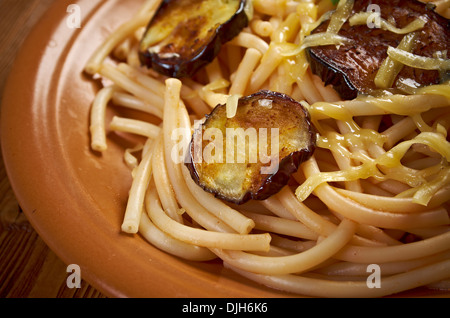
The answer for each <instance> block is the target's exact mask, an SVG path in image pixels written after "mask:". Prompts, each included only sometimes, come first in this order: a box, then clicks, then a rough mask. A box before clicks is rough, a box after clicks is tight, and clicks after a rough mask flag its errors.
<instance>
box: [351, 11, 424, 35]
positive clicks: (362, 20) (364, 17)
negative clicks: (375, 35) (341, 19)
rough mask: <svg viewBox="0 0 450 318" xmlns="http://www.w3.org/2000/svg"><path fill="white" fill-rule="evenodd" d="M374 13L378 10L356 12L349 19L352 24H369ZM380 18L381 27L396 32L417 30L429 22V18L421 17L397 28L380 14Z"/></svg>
mask: <svg viewBox="0 0 450 318" xmlns="http://www.w3.org/2000/svg"><path fill="white" fill-rule="evenodd" d="M374 14H377V13H376V12H375V13H374V12H359V13H355V14H354V15H353V16H352V17H350V18H349V19H348V22H349V23H350V26H354V25H361V24H367V21H369V19H371V18H372V16H373V15H374ZM378 15H379V13H378ZM378 19H379V21H380V25H379V27H380V28H381V29H383V30H387V31H390V32H393V33H396V34H408V33H411V32H414V31H417V30H420V29H422V28H423V27H424V25H425V24H426V23H427V20H426V18H425V17H420V18H417V19H415V20H414V21H412V22H411V23H409V24H408V25H407V26H405V27H403V28H397V27H395V26H394V25H393V24H392V23H390V22H389V21H387V20H385V19H383V18H381V17H379V16H378Z"/></svg>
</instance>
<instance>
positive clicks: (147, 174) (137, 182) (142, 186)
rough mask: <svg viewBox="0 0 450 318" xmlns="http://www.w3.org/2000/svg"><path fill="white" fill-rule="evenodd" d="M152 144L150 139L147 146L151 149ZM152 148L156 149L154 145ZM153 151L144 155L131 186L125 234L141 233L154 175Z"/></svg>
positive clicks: (124, 221)
mask: <svg viewBox="0 0 450 318" xmlns="http://www.w3.org/2000/svg"><path fill="white" fill-rule="evenodd" d="M152 143H153V140H151V139H148V140H147V142H146V145H145V146H147V147H149V145H150V144H152ZM153 144H154V143H153ZM145 146H144V147H145ZM152 148H154V145H153V146H152ZM153 151H154V150H153V149H151V150H150V151H147V152H146V153H144V156H143V158H142V161H141V162H140V163H139V166H138V167H137V170H136V174H135V176H134V179H133V182H132V184H131V189H130V193H129V197H128V201H127V207H126V209H125V216H124V218H123V222H122V226H121V229H122V231H123V232H125V233H130V234H135V233H137V232H138V231H139V222H140V221H141V215H142V210H143V208H144V198H145V192H146V190H147V187H148V184H149V182H150V179H151V175H152V169H151V162H152V155H153Z"/></svg>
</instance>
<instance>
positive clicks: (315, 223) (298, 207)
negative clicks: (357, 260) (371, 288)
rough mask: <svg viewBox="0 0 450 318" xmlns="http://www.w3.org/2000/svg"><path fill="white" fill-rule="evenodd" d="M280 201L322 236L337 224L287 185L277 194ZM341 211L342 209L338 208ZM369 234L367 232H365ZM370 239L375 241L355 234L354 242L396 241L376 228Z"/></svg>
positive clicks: (370, 243)
mask: <svg viewBox="0 0 450 318" xmlns="http://www.w3.org/2000/svg"><path fill="white" fill-rule="evenodd" d="M277 197H278V199H279V200H280V202H281V203H282V204H283V205H284V206H285V207H286V209H288V210H289V211H290V213H292V215H294V216H295V217H296V218H297V219H298V220H299V221H300V222H302V223H303V224H305V225H306V226H308V227H309V228H311V230H313V231H316V232H317V233H319V234H320V235H322V236H326V235H328V234H329V233H331V232H332V231H333V230H334V229H335V227H336V225H335V224H333V223H331V222H329V221H327V220H325V219H324V218H322V217H321V216H320V215H318V214H317V213H315V212H314V211H312V210H311V209H309V208H308V207H307V206H306V205H305V204H303V203H302V202H300V201H298V200H297V198H296V197H295V195H294V194H293V193H292V191H291V190H290V189H289V188H288V187H285V188H283V189H282V190H281V191H280V193H279V194H277ZM337 211H341V209H339V210H337ZM365 234H366V235H367V232H366V233H365ZM370 239H371V240H374V242H368V241H367V240H364V239H363V238H361V237H359V236H355V237H354V238H353V239H352V242H353V243H354V244H358V245H374V244H375V245H378V244H376V243H375V242H376V241H378V242H382V243H386V244H395V243H396V242H395V241H393V240H392V238H391V237H389V236H388V235H386V234H385V233H383V232H379V231H378V230H376V229H372V230H371V231H370Z"/></svg>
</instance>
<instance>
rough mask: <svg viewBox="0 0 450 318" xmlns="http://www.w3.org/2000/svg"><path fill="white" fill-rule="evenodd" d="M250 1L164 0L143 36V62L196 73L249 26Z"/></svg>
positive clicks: (175, 72) (172, 73)
mask: <svg viewBox="0 0 450 318" xmlns="http://www.w3.org/2000/svg"><path fill="white" fill-rule="evenodd" d="M246 8H247V7H246V0H163V1H162V3H161V5H160V6H159V8H158V10H157V11H156V13H155V15H154V17H153V18H152V19H151V21H150V23H149V24H148V26H147V28H146V31H145V33H144V35H143V37H142V39H141V43H140V49H139V58H140V61H141V63H142V64H143V65H146V66H147V67H149V68H153V69H154V70H156V71H157V72H159V73H161V74H163V75H166V76H169V77H175V78H182V77H187V76H193V75H194V74H195V73H196V72H197V71H198V70H199V69H200V68H202V67H204V66H205V65H206V64H208V63H210V62H211V61H212V60H213V59H214V58H215V57H216V56H217V54H218V53H219V51H220V48H221V46H222V44H224V43H226V42H227V41H230V40H231V39H232V38H234V37H235V36H236V35H238V34H239V32H240V31H241V30H242V29H243V28H244V27H246V26H247V25H248V16H247V10H246Z"/></svg>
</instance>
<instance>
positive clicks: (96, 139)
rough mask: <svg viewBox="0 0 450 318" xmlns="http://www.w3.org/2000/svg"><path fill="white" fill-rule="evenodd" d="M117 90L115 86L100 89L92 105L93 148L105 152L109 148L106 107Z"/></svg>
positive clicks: (90, 128)
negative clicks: (107, 142)
mask: <svg viewBox="0 0 450 318" xmlns="http://www.w3.org/2000/svg"><path fill="white" fill-rule="evenodd" d="M115 90H116V89H115V87H114V86H108V87H104V88H102V89H100V90H99V91H98V93H97V94H96V95H95V99H94V101H93V103H92V105H91V111H90V113H91V116H90V126H89V130H90V132H91V148H92V149H94V150H96V151H100V152H103V151H105V150H106V149H107V148H108V146H107V144H106V129H105V117H106V107H107V105H108V103H109V101H110V100H111V98H112V96H113V94H114V92H115Z"/></svg>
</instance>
